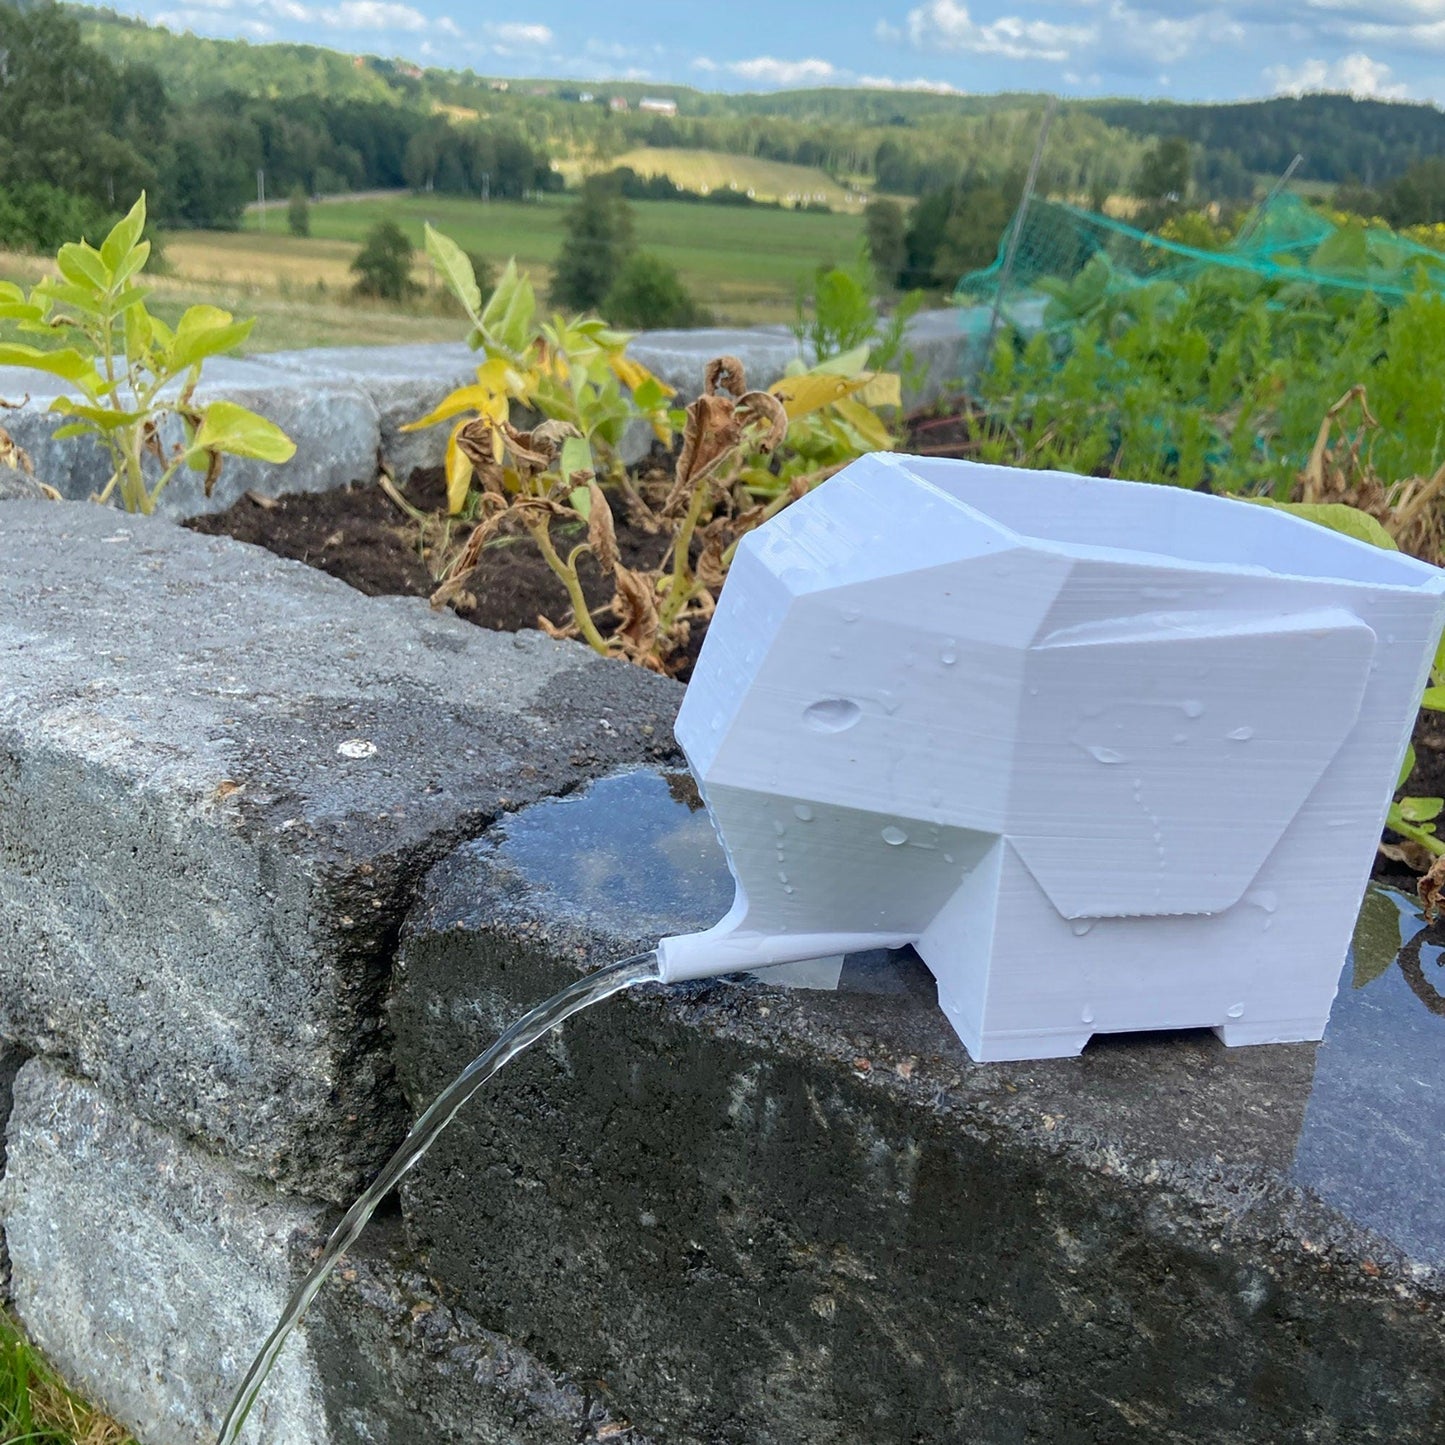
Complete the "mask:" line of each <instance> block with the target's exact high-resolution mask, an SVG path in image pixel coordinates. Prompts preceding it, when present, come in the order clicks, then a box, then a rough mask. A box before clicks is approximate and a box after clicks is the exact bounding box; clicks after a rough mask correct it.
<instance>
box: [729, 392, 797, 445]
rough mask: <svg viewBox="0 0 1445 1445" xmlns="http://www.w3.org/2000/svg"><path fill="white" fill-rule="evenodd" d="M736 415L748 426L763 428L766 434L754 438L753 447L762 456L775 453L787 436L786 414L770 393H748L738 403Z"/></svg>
mask: <svg viewBox="0 0 1445 1445" xmlns="http://www.w3.org/2000/svg"><path fill="white" fill-rule="evenodd" d="M738 414H739V416H741V417H743V418H744V419H745V421H746V422H747V424H748V425H750V426H762V427H765V428H766V429H767V430H766V433H765V434H764V435H763V436H761V437H757V438H754V440H753V443H752V445H753V447H754V449H755V450H757V451H759V452H761V453H762V454H763V455H764V456H768V455H770V454H771V453H772V452H774V451H776V450H777V448H778V446H779V445H780V444H781V442H782V440H783V438H784V437H785V436H787V434H788V412H787V408H786V407H784V405H783V403H782V402H781V401H779V400H778V398H777V397H775V396H774V395H773V394H772V392H770V391H750V392H748V394H747V395H746V396H744V397H743V399H742V400H741V401H740V402H738Z"/></svg>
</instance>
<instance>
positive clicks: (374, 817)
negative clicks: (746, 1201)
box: [0, 502, 680, 1201]
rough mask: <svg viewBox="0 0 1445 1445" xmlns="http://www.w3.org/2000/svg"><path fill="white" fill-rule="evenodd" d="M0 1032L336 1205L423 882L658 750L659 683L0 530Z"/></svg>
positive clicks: (380, 1084) (93, 522)
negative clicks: (443, 860) (487, 832)
mask: <svg viewBox="0 0 1445 1445" xmlns="http://www.w3.org/2000/svg"><path fill="white" fill-rule="evenodd" d="M0 576H4V577H5V579H6V586H5V587H4V588H3V589H0V819H3V831H0V1035H4V1036H8V1037H13V1038H15V1039H16V1040H18V1041H19V1042H20V1043H21V1044H23V1045H24V1046H25V1047H27V1048H31V1049H33V1050H35V1051H36V1052H39V1053H44V1054H49V1055H53V1056H56V1057H58V1058H61V1059H63V1060H65V1061H66V1063H67V1064H68V1066H69V1067H70V1068H71V1069H72V1070H74V1071H75V1072H77V1073H79V1074H81V1075H83V1076H85V1077H87V1078H91V1079H94V1080H96V1081H97V1082H99V1083H100V1084H102V1085H103V1086H104V1087H105V1088H107V1089H108V1090H109V1091H110V1092H111V1093H113V1094H114V1095H115V1096H117V1097H122V1098H126V1099H127V1100H129V1101H130V1103H131V1106H132V1107H133V1108H134V1109H135V1110H136V1112H137V1113H138V1114H140V1115H141V1116H142V1117H144V1118H146V1119H149V1120H151V1121H152V1122H155V1123H157V1124H159V1125H161V1126H162V1127H166V1128H172V1129H175V1130H178V1131H180V1132H182V1133H184V1134H188V1135H192V1136H194V1137H196V1138H198V1139H200V1140H201V1141H203V1142H204V1144H205V1145H206V1146H207V1147H209V1148H211V1149H213V1150H215V1151H216V1152H218V1153H221V1154H223V1155H226V1156H227V1157H229V1158H231V1159H233V1160H234V1161H235V1162H236V1163H237V1165H238V1167H240V1168H242V1169H243V1170H246V1171H250V1172H253V1173H257V1174H260V1175H262V1176H264V1177H266V1178H269V1179H272V1180H274V1181H276V1182H278V1183H280V1184H282V1185H283V1186H285V1187H288V1188H291V1189H294V1190H297V1191H298V1192H302V1193H307V1194H311V1195H314V1196H317V1197H321V1198H327V1199H333V1200H337V1201H340V1200H343V1199H346V1198H347V1197H349V1195H350V1194H351V1193H352V1191H353V1190H354V1188H355V1186H356V1184H357V1181H358V1179H359V1178H360V1177H361V1176H362V1175H364V1174H366V1173H367V1172H368V1170H370V1169H372V1168H374V1167H375V1166H376V1165H377V1164H378V1163H379V1162H380V1159H381V1157H382V1156H383V1155H384V1154H385V1152H386V1151H387V1150H388V1149H389V1147H390V1145H391V1144H392V1143H393V1142H395V1140H396V1139H397V1137H398V1136H399V1132H400V1131H401V1129H402V1127H403V1125H404V1122H405V1116H404V1110H403V1108H402V1104H401V1100H400V1097H399V1095H398V1093H397V1091H396V1088H395V1086H394V1083H393V1081H392V1075H391V1066H390V1060H389V1053H388V1048H387V1038H386V1033H385V1027H384V1024H383V1020H382V1016H381V1007H382V994H383V991H384V989H385V986H386V981H387V978H388V974H389V969H390V966H391V957H392V950H393V947H394V942H395V937H396V933H397V930H398V928H399V926H400V922H401V919H402V917H403V915H404V913H405V911H406V909H407V908H408V906H409V904H410V901H411V898H412V896H413V894H414V892H415V889H416V887H417V886H418V884H419V882H420V879H421V878H422V876H423V875H424V873H425V872H426V870H427V868H428V867H429V866H430V865H431V864H432V863H433V862H435V861H436V860H437V859H438V858H439V857H441V856H443V855H444V854H445V853H446V852H448V851H449V850H450V849H451V848H453V847H455V846H456V844H457V843H459V842H461V841H462V840H464V839H466V838H469V837H473V836H475V835H476V834H477V833H478V832H479V831H481V830H482V829H483V828H484V827H485V826H486V825H487V824H488V823H490V822H491V821H492V820H493V819H495V818H496V817H497V816H498V815H500V814H501V813H502V812H504V811H506V810H507V809H509V808H515V807H518V806H521V805H523V804H525V803H527V802H530V801H534V800H536V799H538V798H541V797H545V796H548V795H551V794H553V793H557V792H563V791H567V790H569V789H571V788H574V787H575V786H577V784H579V783H580V782H583V781H585V780H586V779H587V778H589V777H592V776H595V775H596V774H597V773H599V772H603V771H606V770H607V769H609V768H612V767H615V766H617V765H618V764H619V763H622V762H626V761H633V760H640V759H644V758H646V757H648V756H665V755H668V754H669V753H670V750H671V748H672V743H671V735H670V730H669V729H670V721H671V717H672V715H673V713H674V711H675V709H676V703H677V699H678V697H679V696H680V689H679V688H678V686H677V684H675V683H672V682H670V681H668V680H666V679H662V678H658V677H655V676H652V675H649V674H647V673H644V672H642V671H641V670H640V669H636V668H632V667H629V666H627V665H625V664H623V663H620V662H608V661H603V660H602V659H599V658H597V657H596V656H594V655H593V654H592V653H590V652H589V651H588V650H586V649H585V648H583V647H581V646H580V645H579V644H576V643H568V642H555V641H552V640H550V639H548V638H545V637H543V636H541V635H540V634H537V633H519V634H516V635H508V634H502V633H493V632H488V631H485V630H484V629H481V628H478V627H474V626H471V625H469V624H467V623H464V622H461V621H459V620H458V619H456V618H454V617H452V616H450V615H447V614H441V613H433V612H432V611H431V610H430V609H429V608H428V607H427V606H426V604H425V603H424V602H422V601H420V600H416V599H402V598H366V597H363V596H362V595H361V594H360V593H358V592H356V591H354V590H352V589H351V588H349V587H347V586H346V585H345V584H343V583H340V582H337V581H336V580H334V579H333V578H330V577H327V576H325V575H323V574H322V573H320V572H317V571H314V570H312V569H310V568H308V567H305V566H302V565H301V564H299V563H293V562H287V561H282V560H280V559H278V558H276V557H273V556H271V555H270V554H269V553H266V552H264V551H262V550H261V549H259V548H255V547H248V546H244V545H241V544H238V543H234V542H231V541H230V540H229V539H225V538H209V537H202V536H199V535H197V534H195V533H192V532H189V531H187V530H185V529H183V528H177V527H174V526H171V525H169V524H168V523H165V522H162V521H159V520H155V519H147V518H136V517H127V516H125V515H124V514H122V513H119V512H116V511H114V510H112V509H106V508H99V507H87V506H63V505H57V504H54V503H34V502H13V503H9V504H7V505H6V506H5V508H4V509H3V512H0Z"/></svg>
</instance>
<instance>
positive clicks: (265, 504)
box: [241, 490, 281, 512]
mask: <svg viewBox="0 0 1445 1445" xmlns="http://www.w3.org/2000/svg"><path fill="white" fill-rule="evenodd" d="M241 495H242V496H243V497H245V499H246V500H247V501H248V502H250V503H252V505H254V506H257V507H260V508H261V510H262V511H263V512H274V511H275V510H276V508H277V507H279V506H280V505H281V503H280V502H279V501H277V500H276V498H275V497H268V496H267V495H266V494H265V493H264V492H258V491H255V490H252V491H249V492H242V494H241Z"/></svg>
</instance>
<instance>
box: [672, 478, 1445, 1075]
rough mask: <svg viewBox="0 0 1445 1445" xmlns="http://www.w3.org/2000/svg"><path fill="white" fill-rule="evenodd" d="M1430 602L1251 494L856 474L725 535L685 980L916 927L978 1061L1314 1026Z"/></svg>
mask: <svg viewBox="0 0 1445 1445" xmlns="http://www.w3.org/2000/svg"><path fill="white" fill-rule="evenodd" d="M1442 593H1445V573H1442V572H1440V571H1438V570H1437V569H1435V568H1433V567H1430V566H1427V565H1426V564H1424V563H1422V562H1417V561H1415V560H1413V559H1411V558H1409V557H1405V556H1402V555H1400V554H1398V553H1392V552H1387V551H1382V550H1379V549H1376V548H1373V547H1370V546H1368V545H1366V544H1364V543H1360V542H1355V541H1352V540H1350V539H1349V538H1346V537H1343V536H1339V535H1337V534H1335V533H1332V532H1329V531H1327V530H1325V529H1324V528H1322V527H1318V526H1315V525H1313V524H1311V523H1308V522H1304V521H1300V520H1297V519H1296V518H1294V517H1291V516H1289V515H1287V514H1284V513H1281V512H1278V511H1274V510H1271V509H1268V508H1265V507H1259V506H1253V505H1250V504H1248V503H1244V502H1236V501H1226V500H1222V499H1219V498H1215V497H1209V496H1204V495H1201V494H1198V493H1194V492H1188V491H1184V490H1180V489H1177V488H1170V487H1158V486H1147V485H1142V484H1139V483H1134V482H1112V481H1099V480H1095V479H1092V478H1085V477H1077V476H1068V475H1064V474H1061V473H1025V472H1019V471H1013V470H1008V469H1004V468H998V467H988V466H980V465H976V464H972V463H968V462H952V461H937V460H928V459H923V458H917V457H906V456H896V455H876V456H870V457H865V458H863V459H862V460H860V461H858V462H856V463H854V465H852V466H851V467H849V468H848V469H847V470H846V471H845V472H843V473H841V474H840V475H839V476H837V477H835V478H834V479H833V480H831V481H829V482H827V483H826V484H825V485H824V486H822V487H820V488H819V489H818V490H817V491H815V492H813V493H812V494H811V495H809V496H807V497H805V498H804V499H803V500H802V501H800V502H797V503H796V504H795V505H793V506H792V507H790V508H788V509H787V511H785V512H783V513H782V514H780V515H779V516H778V517H777V518H775V519H774V520H773V521H771V522H770V523H768V524H767V525H766V526H765V527H763V528H762V529H761V530H760V531H758V532H757V533H755V534H754V535H752V536H750V537H749V538H748V539H747V540H746V541H745V542H744V544H743V546H742V547H741V548H740V549H739V551H738V555H737V559H736V561H735V563H734V565H733V569H732V574H731V577H730V579H729V582H728V586H727V590H726V592H725V593H724V595H723V598H722V601H721V604H720V606H719V608H718V612H717V615H716V617H715V618H714V619H713V623H712V626H711V629H710V630H709V633H708V637H707V641H706V644H705V646H704V647H703V650H702V655H701V658H700V659H699V662H698V666H697V670H696V673H695V675H694V677H693V680H692V683H691V686H690V687H689V689H688V692H687V696H686V698H685V700H684V702H683V706H682V711H681V714H680V716H679V718H678V722H677V736H678V739H679V740H680V742H681V743H682V746H683V748H684V750H685V752H686V754H687V757H688V760H689V762H690V763H691V765H692V769H693V772H694V773H695V774H696V776H697V779H698V782H699V784H700V786H701V788H702V792H703V795H704V797H705V798H706V800H707V803H708V807H709V809H710V811H711V814H712V817H713V821H714V824H715V826H716V827H717V830H718V832H719V835H720V836H721V838H722V841H723V846H724V848H725V849H726V850H727V855H728V859H729V863H730V865H731V868H732V871H733V875H734V877H735V879H736V881H737V898H736V902H735V903H734V905H733V908H732V910H731V911H730V912H729V913H728V915H727V917H726V918H725V919H723V920H722V922H721V923H719V924H717V925H716V926H715V927H714V928H712V929H710V930H709V931H707V932H705V933H701V934H693V935H689V936H687V937H683V938H672V939H668V940H665V941H664V943H663V945H662V947H661V950H660V952H661V957H662V963H663V969H664V973H665V976H666V977H667V978H669V979H681V978H694V977H701V976H705V975H711V974H719V973H727V972H736V971H739V970H744V969H756V968H762V967H766V966H771V965H777V964H781V963H785V962H789V961H794V960H800V959H809V958H817V957H821V956H824V955H836V954H841V953H845V952H851V951H858V950H863V949H868V948H877V947H880V946H889V947H893V946H899V945H902V944H905V943H911V944H913V945H915V946H916V948H917V950H918V952H919V953H920V955H921V956H922V957H923V959H924V960H925V962H926V963H927V964H928V966H929V968H930V969H931V970H932V972H933V974H934V976H935V978H936V979H937V981H938V996H939V1002H940V1003H941V1004H942V1006H943V1008H944V1010H945V1012H946V1013H947V1015H948V1017H949V1019H950V1020H951V1021H952V1023H953V1026H954V1028H955V1029H956V1030H957V1031H958V1034H959V1037H960V1038H961V1039H962V1040H963V1042H964V1043H965V1045H967V1047H968V1050H969V1052H970V1053H971V1054H972V1055H973V1057H974V1058H975V1059H978V1060H997V1059H1022V1058H1048V1057H1058V1056H1064V1055H1070V1054H1076V1053H1078V1052H1079V1050H1080V1049H1082V1048H1083V1047H1084V1044H1085V1043H1086V1042H1087V1041H1088V1039H1089V1037H1090V1035H1091V1034H1094V1033H1100V1032H1113V1031H1119V1030H1131V1029H1165V1028H1190V1027H1200V1026H1207V1027H1212V1028H1213V1029H1215V1031H1216V1032H1217V1033H1218V1034H1219V1035H1220V1037H1221V1038H1223V1040H1224V1041H1225V1043H1227V1044H1247V1043H1264V1042H1283V1041H1290V1040H1298V1039H1317V1038H1319V1037H1320V1036H1321V1035H1322V1033H1323V1031H1324V1027H1325V1023H1326V1020H1327V1019H1328V1016H1329V1011H1330V1003H1331V1000H1332V999H1333V997H1334V993H1335V986H1336V982H1337V979H1338V977H1339V973H1340V966H1341V962H1342V960H1343V958H1344V955H1345V952H1346V950H1347V948H1348V945H1349V940H1350V935H1351V930H1352V926H1353V923H1354V919H1355V914H1356V911H1357V909H1358V907H1359V902H1360V897H1361V894H1362V891H1363V889H1364V885H1365V881H1366V879H1367V877H1368V875H1369V871H1370V863H1371V859H1372V857H1373V855H1374V849H1375V843H1376V840H1377V839H1378V837H1379V833H1380V828H1381V826H1382V824H1383V822H1384V817H1385V812H1386V808H1387V805H1388V801H1389V798H1390V794H1391V789H1392V787H1393V785H1394V782H1395V777H1396V773H1397V770H1398V768H1399V765H1400V760H1401V758H1402V756H1403V754H1404V750H1405V746H1406V743H1407V742H1408V740H1409V736H1410V731H1411V727H1412V724H1413V721H1414V718H1415V710H1416V704H1417V700H1418V698H1419V695H1420V690H1421V688H1422V686H1423V685H1424V682H1425V678H1426V675H1427V671H1428V668H1429V664H1430V660H1431V658H1432V656H1433V653H1434V649H1435V646H1436V641H1437V638H1438V635H1439V633H1440V628H1441V623H1442V617H1445V613H1442V605H1445V604H1442Z"/></svg>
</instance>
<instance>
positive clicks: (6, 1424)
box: [0, 1314, 135, 1445]
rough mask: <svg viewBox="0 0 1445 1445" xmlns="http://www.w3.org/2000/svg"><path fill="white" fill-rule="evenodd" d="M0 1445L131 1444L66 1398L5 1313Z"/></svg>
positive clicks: (0, 1331) (0, 1347)
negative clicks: (2, 1444)
mask: <svg viewBox="0 0 1445 1445" xmlns="http://www.w3.org/2000/svg"><path fill="white" fill-rule="evenodd" d="M0 1442H6V1445H8V1442H13V1445H22V1442H26V1445H135V1442H134V1441H133V1440H132V1439H131V1437H130V1432H129V1431H127V1430H123V1429H122V1428H121V1427H120V1426H119V1425H117V1424H116V1423H115V1421H113V1420H110V1419H107V1418H106V1416H104V1415H102V1414H101V1413H100V1412H99V1411H97V1410H93V1409H91V1407H90V1406H89V1405H87V1404H86V1403H85V1402H84V1401H83V1400H81V1399H80V1398H79V1396H77V1395H73V1394H71V1392H70V1391H69V1390H68V1389H67V1388H66V1387H65V1384H64V1382H63V1381H62V1380H61V1379H60V1377H59V1376H58V1375H57V1374H56V1373H55V1372H54V1370H52V1369H51V1368H50V1366H49V1365H47V1364H46V1363H45V1361H44V1360H43V1359H41V1358H40V1356H39V1355H38V1354H37V1353H36V1352H35V1350H34V1349H32V1348H31V1346H30V1344H29V1343H28V1342H27V1340H26V1339H25V1336H24V1335H23V1334H22V1333H21V1332H20V1330H19V1328H18V1327H17V1326H16V1324H15V1322H14V1320H12V1319H11V1318H10V1316H9V1315H7V1314H0Z"/></svg>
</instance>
